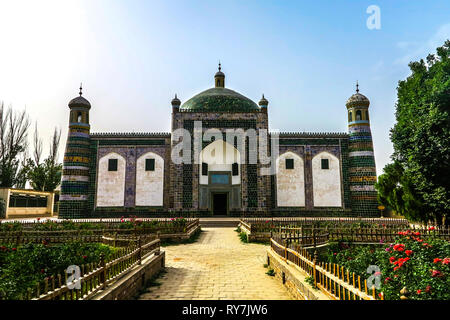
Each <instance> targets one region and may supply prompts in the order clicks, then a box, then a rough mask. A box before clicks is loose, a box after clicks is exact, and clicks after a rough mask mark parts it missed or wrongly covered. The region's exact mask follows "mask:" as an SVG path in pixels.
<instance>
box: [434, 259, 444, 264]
mask: <svg viewBox="0 0 450 320" xmlns="http://www.w3.org/2000/svg"><path fill="white" fill-rule="evenodd" d="M441 261H442V259H439V258H435V259H434V260H433V263H438V262H441Z"/></svg>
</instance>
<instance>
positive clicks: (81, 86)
mask: <svg viewBox="0 0 450 320" xmlns="http://www.w3.org/2000/svg"><path fill="white" fill-rule="evenodd" d="M82 95H83V83H80V97H81V96H82Z"/></svg>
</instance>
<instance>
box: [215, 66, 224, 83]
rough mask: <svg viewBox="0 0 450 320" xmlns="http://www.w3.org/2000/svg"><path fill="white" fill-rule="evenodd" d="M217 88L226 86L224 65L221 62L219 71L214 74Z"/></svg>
mask: <svg viewBox="0 0 450 320" xmlns="http://www.w3.org/2000/svg"><path fill="white" fill-rule="evenodd" d="M214 80H215V84H216V88H225V74H224V73H223V72H222V65H221V64H220V62H219V71H217V72H216V74H215V75H214Z"/></svg>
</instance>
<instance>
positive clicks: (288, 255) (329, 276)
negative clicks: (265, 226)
mask: <svg viewBox="0 0 450 320" xmlns="http://www.w3.org/2000/svg"><path fill="white" fill-rule="evenodd" d="M270 246H271V248H272V250H273V251H274V252H275V253H276V254H277V255H278V256H280V257H281V258H282V259H283V260H284V261H285V262H287V261H289V262H292V263H294V264H295V265H296V266H298V267H299V268H300V269H301V270H303V271H304V272H305V273H307V274H308V275H309V276H311V277H312V278H313V280H314V285H315V286H316V287H317V288H319V289H320V290H321V291H322V292H323V293H324V294H326V295H327V296H328V297H330V298H331V299H334V300H377V299H379V300H384V296H383V293H382V292H378V295H377V290H376V289H375V286H373V287H372V288H368V286H367V280H366V279H364V280H363V281H362V279H361V277H360V276H357V277H356V276H355V273H350V271H349V270H344V267H340V266H339V265H337V264H334V263H333V264H332V263H322V262H318V261H317V255H315V256H314V257H312V256H311V255H310V254H309V253H308V252H307V251H306V249H300V248H297V250H294V249H292V248H290V247H289V245H288V243H286V240H281V239H274V238H271V239H270Z"/></svg>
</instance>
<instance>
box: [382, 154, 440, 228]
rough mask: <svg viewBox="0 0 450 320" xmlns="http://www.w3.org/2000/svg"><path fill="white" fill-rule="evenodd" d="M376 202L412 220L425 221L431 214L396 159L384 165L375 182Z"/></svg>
mask: <svg viewBox="0 0 450 320" xmlns="http://www.w3.org/2000/svg"><path fill="white" fill-rule="evenodd" d="M375 188H376V189H377V191H378V202H380V203H381V204H382V205H384V206H386V207H390V208H392V209H393V210H394V211H395V212H396V213H398V214H400V215H402V216H404V217H405V218H407V219H409V220H413V221H422V222H427V221H428V220H429V219H430V218H431V216H430V215H429V214H428V213H429V211H430V208H428V207H427V205H426V204H425V201H424V200H423V198H421V196H420V194H419V193H418V192H417V190H416V188H415V187H414V184H413V183H412V182H411V179H410V178H409V177H408V176H407V175H406V174H405V170H404V168H403V166H402V165H401V164H400V162H398V161H394V163H390V164H388V165H386V166H385V167H384V169H383V174H382V175H380V176H379V177H378V182H377V183H376V184H375Z"/></svg>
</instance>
